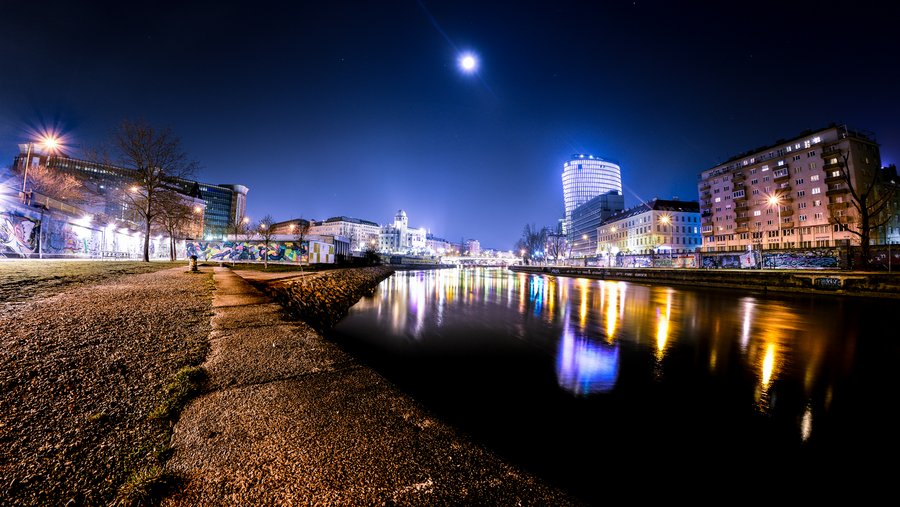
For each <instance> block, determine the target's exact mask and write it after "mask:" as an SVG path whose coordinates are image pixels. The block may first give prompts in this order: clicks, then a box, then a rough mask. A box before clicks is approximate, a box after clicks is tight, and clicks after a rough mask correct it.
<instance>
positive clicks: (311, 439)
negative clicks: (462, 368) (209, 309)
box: [162, 267, 578, 506]
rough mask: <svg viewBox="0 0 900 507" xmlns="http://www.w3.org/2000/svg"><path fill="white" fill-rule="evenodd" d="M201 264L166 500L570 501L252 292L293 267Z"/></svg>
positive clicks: (273, 502) (355, 502)
mask: <svg viewBox="0 0 900 507" xmlns="http://www.w3.org/2000/svg"><path fill="white" fill-rule="evenodd" d="M203 269H204V270H206V269H213V270H214V273H213V279H214V283H215V290H214V293H213V294H214V295H213V311H214V315H213V317H212V321H211V325H212V333H211V335H210V347H211V348H210V352H209V354H208V356H207V358H206V361H205V363H203V365H202V367H203V368H204V369H205V370H206V373H207V378H208V380H207V384H206V388H205V389H204V392H203V393H202V394H200V395H199V396H198V397H197V398H195V399H194V400H193V401H191V402H190V403H189V404H188V405H187V406H186V407H185V409H184V410H183V412H182V413H181V417H180V419H179V421H178V422H177V424H176V425H175V428H174V433H173V438H172V449H173V454H172V456H171V458H170V459H169V460H168V462H167V463H166V465H165V468H166V471H167V472H168V473H169V474H172V475H173V476H175V477H178V478H179V487H178V488H176V490H175V491H174V492H172V493H170V494H168V495H167V496H166V497H165V498H163V499H162V505H169V506H172V505H191V506H194V505H267V506H268V505H384V504H392V505H393V504H399V505H485V504H489V505H576V504H578V502H577V500H575V499H573V498H571V497H569V496H568V495H566V494H565V493H564V492H562V491H560V490H558V489H556V488H554V487H552V486H551V485H548V484H546V483H545V482H543V481H541V480H540V479H538V478H537V477H535V476H533V475H530V474H529V473H527V472H525V471H523V470H521V469H518V468H517V467H515V466H513V465H511V464H509V463H506V462H504V461H503V460H501V459H500V458H499V457H498V456H496V455H494V454H493V453H491V452H490V451H489V450H487V449H485V448H483V447H481V446H479V445H478V444H477V443H475V442H473V441H472V440H470V439H469V438H468V437H467V436H466V435H463V434H461V433H459V432H458V431H456V430H455V429H454V428H452V427H449V426H448V425H445V424H444V423H442V422H441V421H439V420H437V419H435V418H434V417H432V416H431V415H430V414H429V413H428V412H427V411H426V410H425V409H424V408H423V407H421V406H420V405H418V404H417V403H416V402H415V401H414V400H413V399H411V398H410V397H409V396H407V395H406V394H404V393H403V392H401V391H399V390H398V389H397V388H395V387H394V386H393V385H392V384H390V383H389V382H387V381H386V380H385V379H384V378H382V377H381V376H379V375H378V374H377V373H375V372H374V371H372V370H370V369H368V368H367V367H365V366H363V365H362V364H361V363H360V362H359V361H358V360H356V359H354V358H353V357H351V356H349V355H348V354H346V353H344V352H343V351H342V350H341V349H339V348H338V347H337V346H336V345H334V344H332V343H330V342H328V341H327V340H325V339H324V338H323V337H322V336H321V334H319V333H317V332H316V331H315V330H314V329H313V328H311V327H310V326H308V325H306V324H304V323H302V322H298V321H296V320H289V319H288V318H287V317H286V315H285V310H284V308H283V307H282V305H280V304H278V303H275V302H273V299H272V298H271V297H270V296H269V295H268V294H267V293H265V292H264V291H263V290H260V289H259V288H257V287H260V288H263V287H264V286H265V284H267V283H274V282H277V281H278V280H282V281H283V280H284V279H285V277H291V276H297V274H296V273H290V274H265V273H262V274H261V273H259V272H253V271H244V272H239V271H232V270H230V269H228V268H224V267H214V268H208V267H204V268H203ZM238 273H241V274H240V275H239V274H238ZM242 275H243V276H246V277H247V278H246V279H245V278H243V277H242ZM300 276H327V273H321V274H304V275H300ZM251 282H252V283H251ZM523 445H528V443H527V442H523Z"/></svg>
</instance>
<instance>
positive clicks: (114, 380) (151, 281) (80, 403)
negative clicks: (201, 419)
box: [0, 261, 213, 505]
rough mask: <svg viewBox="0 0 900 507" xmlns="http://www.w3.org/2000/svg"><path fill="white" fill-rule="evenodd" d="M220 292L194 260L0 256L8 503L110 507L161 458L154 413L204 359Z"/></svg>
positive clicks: (167, 429) (160, 426)
mask: <svg viewBox="0 0 900 507" xmlns="http://www.w3.org/2000/svg"><path fill="white" fill-rule="evenodd" d="M173 265H177V266H181V267H178V268H171V266H173ZM166 268H170V269H166ZM147 271H154V272H152V273H148V272H147ZM133 273H143V274H133ZM212 290H213V284H212V279H211V270H210V269H209V268H203V269H202V270H201V272H200V273H189V272H187V270H186V266H185V264H184V263H176V264H167V263H116V262H96V263H86V262H81V263H76V262H53V261H47V262H41V263H36V262H2V263H0V330H2V332H0V505H10V504H11V505H106V504H109V503H110V502H112V501H113V500H115V499H116V495H117V492H118V491H119V490H120V488H121V487H122V485H123V484H126V483H128V482H129V478H130V477H133V475H134V474H135V473H137V472H141V471H146V470H148V469H152V468H153V467H154V466H160V465H161V464H162V461H163V460H164V459H165V458H166V456H167V447H168V442H169V435H170V434H171V428H172V424H173V421H171V420H163V419H151V418H149V417H148V415H149V414H150V413H151V411H152V410H153V409H154V408H155V407H156V406H157V405H159V404H160V403H161V402H162V401H163V399H164V394H163V389H164V387H165V386H166V385H167V384H168V383H169V381H170V379H171V378H172V377H173V375H174V374H175V373H176V372H177V371H178V370H179V368H181V367H183V366H186V365H195V364H199V363H201V362H202V360H203V358H204V356H205V354H206V347H207V346H208V345H207V343H208V342H207V338H208V336H209V333H210V316H211V315H212V310H211V308H212ZM60 291H63V292H60ZM53 293H58V294H56V295H52V296H51V295H50V294H53Z"/></svg>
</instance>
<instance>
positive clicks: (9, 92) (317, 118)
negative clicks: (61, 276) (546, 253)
mask: <svg viewBox="0 0 900 507" xmlns="http://www.w3.org/2000/svg"><path fill="white" fill-rule="evenodd" d="M735 9H736V8H734V7H729V6H727V5H703V4H702V3H701V4H690V5H685V4H680V5H670V4H664V3H657V2H614V3H606V4H604V5H593V4H589V3H586V2H553V3H550V2H546V3H541V2H530V3H527V4H526V5H516V6H515V8H511V7H509V6H508V4H504V3H500V2H496V3H494V2H487V3H484V2H478V3H474V2H453V3H452V4H451V3H441V2H425V1H422V2H416V1H408V2H394V3H390V4H378V5H375V4H368V3H361V2H344V3H335V4H331V5H319V4H316V5H311V4H308V5H304V4H300V5H293V4H291V5H288V4H284V5H281V4H277V3H269V4H261V5H257V4H254V9H250V8H249V7H246V6H242V5H228V6H222V5H218V4H215V3H209V4H205V3H201V2H196V3H191V4H190V5H180V4H178V3H167V2H160V3H155V4H153V5H152V6H151V5H147V6H134V5H122V4H118V3H114V2H113V3H108V4H106V3H104V2H97V3H93V4H92V5H90V6H83V5H72V4H70V3H65V2H58V3H57V2H49V3H48V4H47V5H46V6H44V7H42V8H41V11H40V13H38V14H35V13H34V12H32V9H31V6H30V4H28V3H26V2H11V3H5V4H4V6H3V7H0V55H2V56H3V57H4V60H5V61H7V62H10V63H11V64H12V65H10V69H11V70H10V72H8V73H6V75H5V76H4V79H2V80H0V97H2V100H0V139H3V142H2V143H0V164H2V165H3V166H6V165H9V164H10V163H11V162H12V159H13V157H14V156H15V154H16V145H17V144H18V143H23V142H26V141H27V140H28V137H27V136H28V132H29V130H37V129H42V128H43V129H48V128H49V129H56V130H59V131H61V132H62V133H63V134H64V135H65V136H66V140H67V141H68V143H69V149H70V150H71V152H72V154H73V155H74V156H78V153H77V150H78V148H80V147H81V146H94V145H96V144H98V143H100V142H101V141H102V140H103V139H104V138H105V136H106V133H107V132H108V131H109V130H110V129H112V128H114V127H115V126H116V124H117V123H118V122H120V121H121V120H122V119H125V118H132V119H134V118H145V119H147V120H148V121H150V122H151V123H153V124H155V125H158V126H162V127H171V128H172V129H173V130H174V131H175V133H176V134H177V135H179V136H180V137H181V138H182V140H183V142H184V146H185V149H186V150H187V151H188V153H189V154H190V155H191V156H192V157H194V158H196V159H197V160H198V161H199V162H200V163H201V166H202V169H201V170H200V172H199V173H198V174H196V175H195V178H196V179H198V180H201V181H207V182H210V183H216V184H218V183H236V184H242V185H246V186H247V187H249V188H250V192H249V194H248V199H247V201H248V211H247V213H248V215H249V216H251V217H252V218H253V219H254V220H256V219H259V218H261V217H262V216H263V215H266V214H270V215H272V216H273V217H274V218H275V219H276V220H288V219H292V218H301V217H302V218H313V219H318V220H324V219H327V218H329V217H332V216H339V215H346V216H352V217H356V218H361V219H366V220H373V221H375V222H378V223H386V222H387V221H388V220H389V218H390V217H391V216H393V214H394V213H395V212H396V210H398V209H404V210H406V212H407V213H409V215H410V216H411V217H415V222H416V224H417V226H420V227H426V228H428V229H429V230H431V231H432V232H433V233H434V234H435V235H437V236H440V237H443V238H445V239H447V240H448V241H456V240H458V239H459V238H463V237H464V238H466V239H468V238H474V239H478V240H480V242H481V244H482V245H483V246H484V247H485V248H498V249H511V248H512V247H513V244H514V243H515V241H516V240H517V239H518V238H519V237H520V236H521V232H522V228H523V227H524V226H525V225H526V224H535V225H537V226H539V227H540V226H545V225H553V224H555V223H556V221H557V220H558V219H560V218H562V217H563V192H562V183H561V179H560V176H561V174H562V171H563V164H564V162H565V161H566V160H568V159H569V157H571V156H572V154H574V153H586V154H593V155H595V156H598V157H602V158H604V159H609V160H612V161H614V162H616V163H617V164H619V165H620V166H621V172H622V184H623V190H624V192H623V194H624V197H625V206H626V207H632V206H635V205H637V204H639V203H640V202H642V201H648V200H651V199H653V198H654V197H659V198H660V199H669V198H671V197H673V196H677V197H679V198H680V199H682V200H697V198H698V196H697V181H698V177H699V175H700V173H701V172H702V171H704V170H707V169H709V168H711V167H714V166H716V165H718V164H720V163H722V162H724V161H725V160H727V159H729V158H731V157H733V156H736V155H738V154H739V153H741V152H743V151H746V150H747V149H748V148H750V147H754V146H763V145H771V144H773V143H775V142H776V141H777V140H778V139H781V138H789V137H791V136H794V135H796V134H798V133H799V132H801V131H804V130H807V129H818V128H822V127H825V126H826V125H828V124H830V123H832V122H834V123H838V124H847V125H849V126H851V127H852V128H857V129H865V130H869V131H872V132H874V134H875V136H876V139H877V141H878V142H879V144H880V145H881V156H882V162H883V165H887V164H890V163H896V160H897V155H898V136H900V128H898V126H897V121H896V118H898V113H900V103H898V102H900V101H898V100H897V99H896V97H895V96H894V91H893V89H892V87H893V83H894V82H896V78H897V77H898V76H897V73H898V70H897V69H896V66H891V65H890V64H891V63H893V60H894V59H895V55H896V45H897V44H896V42H894V41H893V40H891V31H890V29H889V28H890V25H889V21H888V19H887V18H888V16H884V12H882V11H881V10H879V9H878V8H877V6H876V4H875V3H870V2H857V3H854V4H853V5H852V7H846V8H844V9H842V10H841V11H840V19H839V20H836V19H833V18H832V16H837V14H835V13H834V12H830V11H829V10H828V9H826V8H823V7H822V4H820V3H817V4H813V3H808V4H794V5H790V6H785V5H778V4H775V3H771V4H768V3H765V2H762V3H754V4H753V5H752V6H742V7H741V10H735ZM835 23H837V24H835ZM837 35H840V36H839V37H838V36H837ZM465 51H471V52H472V53H473V54H474V56H475V61H474V62H472V63H475V62H477V64H478V67H477V69H463V68H460V66H459V65H460V64H462V63H463V61H462V60H461V58H462V56H463V54H464V52H465ZM466 62H468V61H466ZM466 70H469V72H466ZM472 70H474V72H472Z"/></svg>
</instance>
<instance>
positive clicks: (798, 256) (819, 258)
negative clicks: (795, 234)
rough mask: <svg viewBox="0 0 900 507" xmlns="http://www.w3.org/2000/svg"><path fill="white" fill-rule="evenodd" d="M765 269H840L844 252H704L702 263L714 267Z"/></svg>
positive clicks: (832, 249)
mask: <svg viewBox="0 0 900 507" xmlns="http://www.w3.org/2000/svg"><path fill="white" fill-rule="evenodd" d="M760 255H761V256H762V268H763V269H777V268H781V269H840V268H841V258H842V253H841V250H840V249H838V248H812V249H803V250H800V249H796V250H783V251H769V250H763V251H762V252H761V253H760V252H759V251H753V252H741V253H736V252H732V253H721V254H719V253H704V254H703V258H702V261H701V265H702V267H703V268H706V269H714V268H733V269H738V268H745V269H747V268H749V269H758V268H760V264H759V262H760Z"/></svg>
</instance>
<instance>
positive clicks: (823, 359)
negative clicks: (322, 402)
mask: <svg viewBox="0 0 900 507" xmlns="http://www.w3.org/2000/svg"><path fill="white" fill-rule="evenodd" d="M879 304H881V305H884V308H881V309H880V310H879V311H878V312H877V313H876V314H877V315H885V316H889V315H896V314H897V312H896V310H897V303H893V305H894V306H890V305H891V303H887V302H882V303H879ZM870 307H872V303H865V304H864V303H862V302H861V303H858V304H857V303H855V302H846V301H839V300H830V299H807V298H804V297H803V296H794V297H791V298H787V297H781V298H778V297H772V296H769V297H756V296H748V295H745V294H743V293H740V292H738V291H721V292H715V291H709V290H690V289H676V288H672V287H664V286H646V285H640V284H633V283H626V282H620V281H604V280H590V279H583V278H577V279H576V278H564V277H559V278H558V277H553V276H539V275H530V274H524V273H511V272H509V271H507V270H504V269H492V268H482V269H455V270H440V271H429V272H398V273H396V274H395V275H393V276H392V277H391V278H389V279H387V280H385V281H384V282H383V283H382V285H381V286H380V288H379V290H378V291H377V292H376V294H375V295H374V296H373V297H371V298H366V299H363V300H362V301H360V302H359V303H358V304H357V305H356V306H354V307H353V308H352V309H351V311H350V314H349V315H348V317H347V318H346V319H344V321H342V322H341V323H340V324H339V325H338V327H337V329H338V331H340V332H342V333H344V334H346V335H348V336H351V337H352V338H353V339H355V340H360V341H369V342H372V343H373V344H374V346H376V347H380V348H386V349H391V350H392V351H401V352H403V353H408V354H413V355H415V354H420V355H421V357H422V358H433V357H441V358H445V360H446V361H448V362H450V363H452V365H451V366H450V367H448V369H447V370H443V372H444V376H443V377H442V378H436V379H434V382H435V386H437V385H443V384H439V383H446V382H447V378H446V374H447V372H448V371H449V372H455V373H451V374H455V375H459V376H460V377H461V378H463V377H464V378H465V380H466V382H467V385H468V384H472V385H475V386H477V388H480V389H484V390H486V391H491V390H495V389H502V390H503V391H504V393H505V395H506V396H507V397H508V398H509V399H510V400H512V399H513V397H512V396H511V394H512V392H514V391H515V390H517V389H518V390H525V389H532V390H533V389H536V387H535V386H536V382H537V379H540V380H541V381H542V382H543V381H545V380H546V383H547V384H550V389H552V393H553V394H540V395H538V394H537V393H536V392H535V393H531V392H523V393H522V394H521V396H522V397H523V398H526V399H528V403H529V404H535V405H536V406H537V407H539V406H540V403H542V402H544V401H546V400H550V399H551V397H552V396H565V397H567V398H566V399H567V400H578V402H579V403H598V404H602V403H609V400H610V399H611V398H612V399H615V400H627V402H621V403H626V404H627V407H626V408H628V410H624V411H620V412H615V413H610V412H609V411H602V416H598V417H597V419H596V420H594V421H593V422H592V424H594V425H595V426H598V427H599V426H602V425H603V424H610V423H609V421H607V419H605V418H612V420H614V421H619V420H621V421H627V417H629V416H628V414H629V410H631V411H635V410H637V409H636V408H635V407H639V411H641V414H643V416H647V417H646V420H653V419H654V418H659V420H667V421H671V422H673V428H674V427H676V426H677V427H678V428H680V429H681V430H682V431H684V430H685V428H688V429H689V428H693V427H695V426H697V427H699V426H702V425H704V424H706V423H708V421H717V422H718V423H720V426H721V427H723V428H740V429H741V430H742V431H743V432H744V433H743V435H744V437H746V435H747V434H748V432H750V433H752V432H753V431H757V430H758V429H759V428H758V426H759V425H767V424H769V425H773V428H776V427H777V431H778V432H783V434H784V438H785V439H793V441H795V442H796V445H801V444H803V443H804V442H806V443H807V444H808V443H809V442H813V441H816V439H817V438H819V439H821V438H824V437H821V436H820V437H817V433H816V432H817V431H819V432H821V431H822V430H821V429H820V428H832V429H831V431H832V432H833V431H834V430H833V428H835V427H836V426H839V425H840V424H845V423H836V422H834V418H836V417H841V414H842V412H840V410H844V411H848V410H849V409H848V408H846V407H848V406H851V405H848V404H847V403H846V401H845V402H844V403H843V404H841V403H839V402H838V401H839V400H840V396H841V395H843V396H847V394H846V393H848V392H850V391H851V388H858V387H857V386H856V384H853V383H852V382H850V381H849V380H848V379H851V378H854V375H859V374H860V373H859V372H860V371H864V370H862V369H861V368H860V366H859V365H858V364H857V363H858V357H857V356H858V353H857V341H858V339H859V336H860V335H863V336H864V335H866V334H867V333H868V334H872V333H876V332H877V331H875V329H877V328H876V327H875V326H877V324H878V323H877V321H874V322H872V323H870V322H869V321H870V320H871V319H868V320H867V319H864V318H861V317H859V315H860V314H862V312H863V309H868V308H870ZM873 311H874V310H873ZM373 330H377V331H376V332H373ZM870 354H871V353H870ZM888 356H889V357H886V358H878V360H884V361H886V362H891V361H895V360H896V359H897V357H896V355H894V356H890V355H889V354H888ZM874 357H877V355H876V356H874ZM447 358H449V359H447ZM870 360H871V359H870ZM397 363H399V364H400V365H401V366H399V367H403V365H404V364H407V365H408V364H415V361H414V360H407V361H397ZM428 364H429V365H430V363H428ZM520 364H521V365H527V366H521V367H520V366H518V365H520ZM524 368H528V369H527V370H526V371H523V370H522V369H524ZM429 373H430V372H429V371H427V368H426V371H425V372H424V373H422V374H421V375H424V376H425V377H416V378H415V380H414V382H417V383H418V384H419V385H424V384H426V383H427V381H428V380H427V378H426V377H427V375H428V374H429ZM543 375H546V377H549V378H548V379H545V377H544V376H543ZM554 377H555V378H554ZM551 379H552V380H555V383H553V382H551V381H550V380H551ZM479 382H482V384H479ZM848 386H850V387H848ZM436 389H437V388H436ZM531 394H533V396H531ZM613 394H615V396H614V397H613V396H611V395H613ZM453 395H454V396H458V397H466V396H474V394H473V393H469V392H464V391H460V392H454V393H453ZM542 396H544V398H542ZM889 400H890V397H885V399H884V400H880V402H881V403H889ZM492 402H493V400H491V402H488V403H487V408H485V407H484V406H482V407H481V410H489V409H490V408H491V407H490V404H491V403H492ZM509 403H513V401H509ZM547 403H548V406H549V405H550V402H549V401H547ZM553 406H554V407H556V408H554V409H553V410H554V411H555V410H557V409H558V406H557V405H553ZM597 406H601V405H597ZM603 406H605V405H603ZM684 407H693V408H684ZM535 410H539V408H535ZM598 411H599V409H598ZM554 413H555V417H558V418H562V422H560V424H565V422H564V421H565V417H567V415H566V414H565V413H556V412H554ZM598 413H599V412H598ZM503 417H504V415H503V414H502V413H500V412H499V411H498V412H497V413H492V414H491V415H490V417H489V418H488V419H491V420H492V421H494V420H496V421H501V420H502V418H503ZM635 417H637V416H635ZM848 417H849V416H848ZM675 421H678V422H680V425H675V424H674V422H675ZM813 422H815V425H814V424H813ZM497 424H500V423H499V422H498V423H497ZM508 424H510V425H514V424H521V421H509V422H508ZM621 424H622V425H625V426H627V424H628V423H627V422H621ZM631 424H638V423H636V422H634V421H631ZM667 424H668V423H667ZM673 431H674V430H673ZM767 431H773V432H774V431H776V429H770V430H767ZM727 433H728V435H731V434H732V433H733V434H734V437H731V438H741V436H740V435H741V432H738V431H733V432H727ZM779 434H780V433H779ZM675 438H677V437H675ZM695 438H702V435H699V436H695ZM710 438H712V437H710ZM720 438H721V435H720ZM832 438H833V437H832ZM710 445H711V446H715V445H718V444H712V443H711V444H710Z"/></svg>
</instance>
